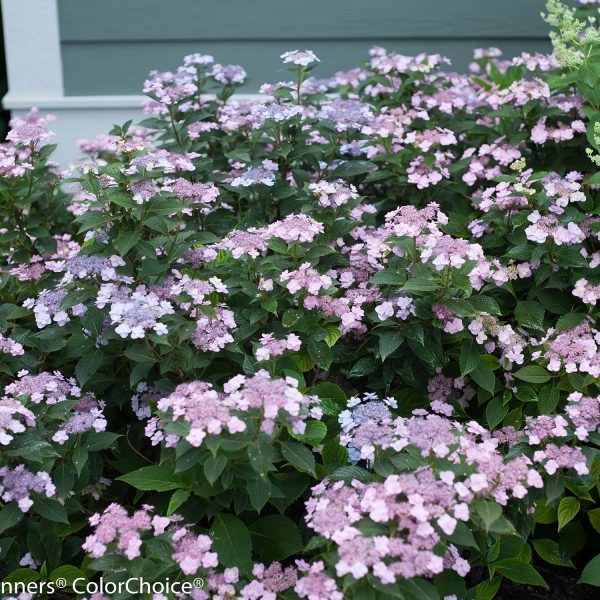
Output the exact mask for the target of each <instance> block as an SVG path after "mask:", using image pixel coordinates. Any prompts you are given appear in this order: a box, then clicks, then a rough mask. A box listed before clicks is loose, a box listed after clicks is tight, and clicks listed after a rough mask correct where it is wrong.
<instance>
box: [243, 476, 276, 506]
mask: <svg viewBox="0 0 600 600" xmlns="http://www.w3.org/2000/svg"><path fill="white" fill-rule="evenodd" d="M247 486H248V497H249V498H250V504H252V506H253V507H254V509H255V510H256V512H260V511H261V510H262V509H263V506H264V505H265V504H266V503H267V502H268V500H269V498H270V497H271V482H270V481H269V480H268V479H267V478H266V477H262V476H258V477H255V478H254V479H249V480H248V483H247Z"/></svg>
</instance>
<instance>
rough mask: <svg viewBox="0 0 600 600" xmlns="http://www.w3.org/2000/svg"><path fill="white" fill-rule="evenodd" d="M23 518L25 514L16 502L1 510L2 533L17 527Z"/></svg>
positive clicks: (0, 530)
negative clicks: (14, 526)
mask: <svg viewBox="0 0 600 600" xmlns="http://www.w3.org/2000/svg"><path fill="white" fill-rule="evenodd" d="M22 518H23V513H22V512H21V509H20V508H19V507H18V506H17V503H16V502H11V503H10V504H7V505H6V506H5V507H4V508H3V509H2V510H0V533H3V532H4V531H6V530H7V529H10V528H11V527H12V526H13V525H16V524H17V523H18V522H19V521H20V520H21V519H22Z"/></svg>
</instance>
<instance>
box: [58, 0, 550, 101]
mask: <svg viewBox="0 0 600 600" xmlns="http://www.w3.org/2000/svg"><path fill="white" fill-rule="evenodd" d="M543 6H544V1H543V0H503V1H502V2H497V0H303V1H302V2H301V3H299V2H297V1H292V0H220V1H219V2H214V0H210V1H209V0H169V1H165V0H125V1H123V0H102V1H98V0H58V15H59V29H60V48H61V54H62V63H63V75H64V90H65V95H67V96H70V95H114V94H116V95H119V94H136V93H139V92H140V89H141V86H142V82H143V80H144V79H145V78H146V76H147V74H148V71H150V69H159V70H173V69H175V68H176V67H177V66H178V65H179V64H180V62H181V58H182V56H184V55H185V54H189V53H191V52H202V53H208V54H213V55H214V56H215V59H216V60H217V61H218V62H221V63H224V64H227V63H237V64H241V65H242V66H244V67H245V68H246V70H247V71H248V75H249V83H248V84H247V85H246V86H245V88H244V89H243V90H242V91H244V92H255V91H257V90H258V87H259V85H260V84H261V83H262V82H264V81H270V82H273V81H276V80H278V79H284V78H286V77H287V76H288V75H287V74H286V73H285V72H284V71H282V65H281V61H280V59H279V55H280V54H281V53H282V52H284V51H285V50H289V49H294V48H305V47H309V48H311V49H312V50H314V51H315V52H316V53H317V55H318V56H319V57H320V58H321V63H322V64H321V65H320V66H319V67H318V70H316V71H315V75H317V76H319V77H327V76H329V75H332V74H333V73H335V71H337V70H341V69H348V68H351V67H353V66H356V65H358V64H359V63H360V61H364V60H365V58H366V57H367V52H368V49H369V48H370V47H372V46H374V45H381V46H384V47H386V48H388V49H390V50H394V51H397V52H401V53H403V54H416V53H419V52H430V53H441V54H443V55H446V56H448V57H449V58H450V59H451V60H452V61H453V64H454V66H455V67H456V68H457V69H460V70H464V69H466V68H467V65H468V63H469V61H470V58H471V56H472V51H473V48H476V47H486V46H497V47H499V48H501V49H502V50H503V51H504V53H505V55H506V56H511V55H514V54H517V53H520V52H521V51H523V50H527V51H530V52H536V51H539V52H547V51H549V49H550V46H549V44H548V42H547V34H548V28H547V26H546V25H545V23H543V22H542V20H541V19H540V16H539V14H540V12H541V10H542V9H543Z"/></svg>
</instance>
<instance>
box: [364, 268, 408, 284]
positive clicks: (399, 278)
mask: <svg viewBox="0 0 600 600" xmlns="http://www.w3.org/2000/svg"><path fill="white" fill-rule="evenodd" d="M405 281H406V277H405V276H404V275H400V273H398V272H397V271H392V270H391V269H384V270H383V271H378V272H377V273H375V275H373V277H371V279H369V283H373V284H376V285H402V284H404V282H405Z"/></svg>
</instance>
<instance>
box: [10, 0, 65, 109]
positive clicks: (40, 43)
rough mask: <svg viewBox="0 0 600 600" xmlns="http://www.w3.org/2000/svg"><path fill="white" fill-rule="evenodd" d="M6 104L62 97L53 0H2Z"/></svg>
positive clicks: (57, 35)
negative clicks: (6, 89)
mask: <svg viewBox="0 0 600 600" xmlns="http://www.w3.org/2000/svg"><path fill="white" fill-rule="evenodd" d="M2 21H3V27H4V45H5V50H6V68H7V73H8V89H9V93H8V96H9V98H6V99H5V101H6V100H8V102H6V104H10V103H12V102H18V101H19V100H23V101H26V100H27V99H28V98H29V99H30V102H31V99H32V98H34V97H46V98H54V97H62V96H63V95H64V88H63V70H62V58H61V53H60V34H59V28H58V6H57V0H2Z"/></svg>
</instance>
